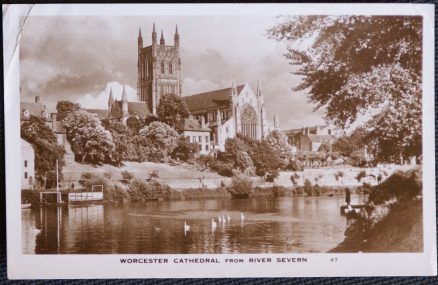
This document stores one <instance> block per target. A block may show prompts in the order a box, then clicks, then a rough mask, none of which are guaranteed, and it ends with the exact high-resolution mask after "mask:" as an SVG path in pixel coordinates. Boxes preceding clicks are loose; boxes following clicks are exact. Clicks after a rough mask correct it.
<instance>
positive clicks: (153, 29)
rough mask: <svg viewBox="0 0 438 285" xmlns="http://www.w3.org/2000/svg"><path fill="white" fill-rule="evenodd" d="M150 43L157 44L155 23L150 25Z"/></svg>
mask: <svg viewBox="0 0 438 285" xmlns="http://www.w3.org/2000/svg"><path fill="white" fill-rule="evenodd" d="M152 44H157V31H156V30H155V23H154V25H153V27H152Z"/></svg>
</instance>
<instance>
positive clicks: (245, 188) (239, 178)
mask: <svg viewBox="0 0 438 285" xmlns="http://www.w3.org/2000/svg"><path fill="white" fill-rule="evenodd" d="M228 191H229V192H230V193H231V195H233V196H248V195H249V194H251V192H252V191H253V186H252V181H251V179H250V178H249V177H248V176H246V175H244V174H235V175H234V176H233V179H232V181H231V185H230V186H229V187H228Z"/></svg>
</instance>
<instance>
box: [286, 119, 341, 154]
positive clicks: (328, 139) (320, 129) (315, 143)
mask: <svg viewBox="0 0 438 285" xmlns="http://www.w3.org/2000/svg"><path fill="white" fill-rule="evenodd" d="M285 133H286V135H287V136H288V138H289V143H290V144H291V145H293V146H295V147H296V150H297V151H318V150H319V148H320V147H321V145H323V144H324V145H328V146H331V145H332V144H333V143H334V142H335V141H336V138H335V137H334V136H333V135H332V131H331V129H330V127H329V126H327V125H321V126H314V127H305V128H299V129H292V130H287V131H285Z"/></svg>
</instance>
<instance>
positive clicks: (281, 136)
mask: <svg viewBox="0 0 438 285" xmlns="http://www.w3.org/2000/svg"><path fill="white" fill-rule="evenodd" d="M266 141H267V142H268V143H269V144H270V145H271V147H272V148H273V149H274V150H275V151H276V152H277V153H278V156H279V157H280V159H281V160H282V161H283V165H284V166H286V165H288V164H289V161H290V160H291V157H292V147H291V146H290V144H289V142H288V137H287V135H286V134H285V133H283V132H282V131H280V130H273V131H271V132H270V133H269V134H268V135H267V136H266Z"/></svg>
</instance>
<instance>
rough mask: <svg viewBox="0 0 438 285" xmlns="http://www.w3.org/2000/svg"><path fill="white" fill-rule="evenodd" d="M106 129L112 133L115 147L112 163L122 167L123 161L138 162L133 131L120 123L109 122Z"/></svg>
mask: <svg viewBox="0 0 438 285" xmlns="http://www.w3.org/2000/svg"><path fill="white" fill-rule="evenodd" d="M105 128H106V129H107V130H109V131H110V132H111V135H112V137H113V143H114V146H115V148H114V151H113V152H112V154H111V159H112V163H114V164H115V165H117V166H120V165H121V162H122V161H123V160H127V161H137V160H138V155H137V151H136V145H135V140H134V135H133V130H132V129H130V128H128V127H127V126H125V125H124V124H122V123H120V122H109V123H108V124H107V126H106V127H105Z"/></svg>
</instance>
